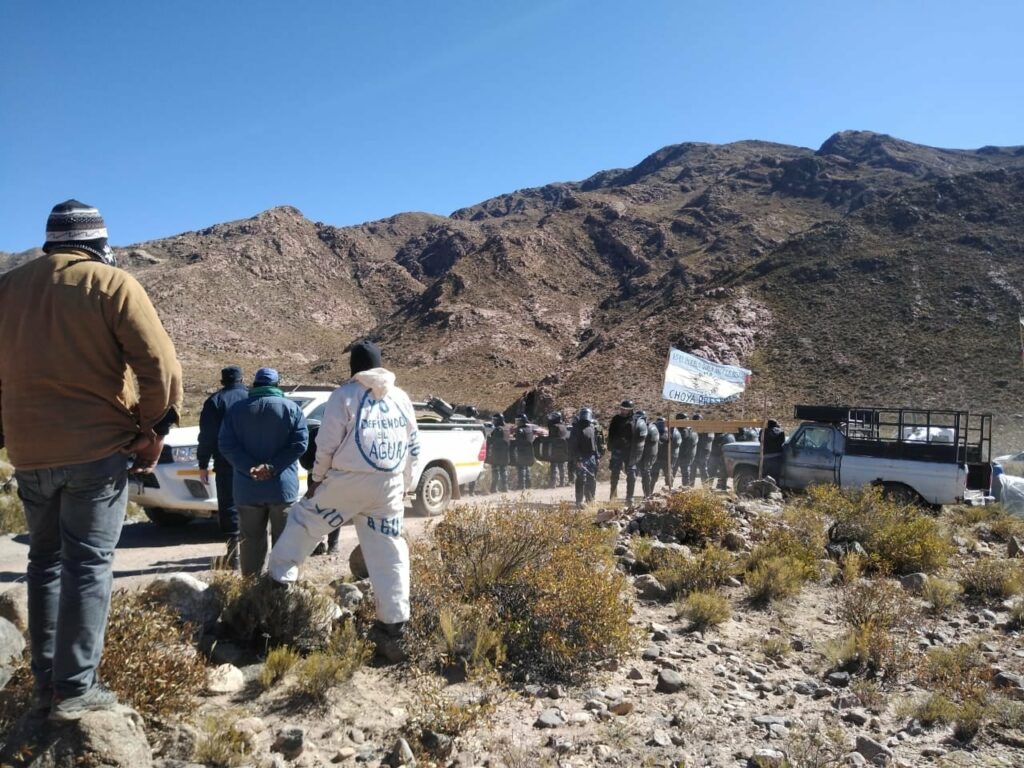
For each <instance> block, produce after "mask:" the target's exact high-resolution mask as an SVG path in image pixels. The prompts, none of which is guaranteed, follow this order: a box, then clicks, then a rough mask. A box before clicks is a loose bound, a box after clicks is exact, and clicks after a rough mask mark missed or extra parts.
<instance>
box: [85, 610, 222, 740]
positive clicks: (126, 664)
mask: <svg viewBox="0 0 1024 768" xmlns="http://www.w3.org/2000/svg"><path fill="white" fill-rule="evenodd" d="M191 637H192V627H191V626H189V625H184V626H182V625H181V624H180V623H179V619H178V615H177V614H176V613H175V612H174V611H173V610H172V609H171V608H168V607H167V606H165V605H160V604H159V603H154V602H152V601H150V600H148V599H147V598H146V597H145V596H144V595H141V594H138V593H134V592H126V591H123V590H119V591H117V592H115V593H114V595H113V598H112V600H111V603H110V618H109V619H108V621H107V635H106V643H105V645H104V649H103V659H102V661H101V662H100V668H99V676H100V679H101V680H103V682H104V683H105V684H106V685H107V686H108V687H109V688H110V690H112V691H113V692H114V693H116V694H117V697H118V698H119V699H120V700H121V701H123V702H126V703H128V704H130V705H131V706H132V707H134V708H135V709H136V710H138V712H139V714H141V715H142V716H143V717H145V718H146V719H147V720H159V719H165V720H166V719H174V718H177V717H180V716H181V713H182V712H187V711H189V710H191V709H192V707H193V705H194V703H195V697H196V695H197V694H198V693H199V692H200V691H202V690H203V688H204V686H205V684H206V668H205V666H204V665H203V659H202V657H201V656H200V655H199V653H198V652H197V651H196V649H195V648H194V647H193V646H192V645H191V643H190V639H191Z"/></svg>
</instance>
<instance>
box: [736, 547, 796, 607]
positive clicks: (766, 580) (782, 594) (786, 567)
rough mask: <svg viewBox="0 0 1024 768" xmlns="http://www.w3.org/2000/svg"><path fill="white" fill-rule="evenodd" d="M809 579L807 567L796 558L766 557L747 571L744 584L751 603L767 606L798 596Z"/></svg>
mask: <svg viewBox="0 0 1024 768" xmlns="http://www.w3.org/2000/svg"><path fill="white" fill-rule="evenodd" d="M809 577H810V574H808V572H807V565H806V564H805V563H803V562H802V561H800V560H798V559H796V558H793V557H788V556H783V557H768V558H759V559H758V561H757V564H756V565H755V566H754V567H753V568H752V569H751V570H749V571H747V575H746V580H745V584H746V586H747V594H748V596H749V598H750V602H751V603H753V604H754V605H767V604H769V603H774V602H777V601H779V600H786V599H788V598H790V597H793V596H795V595H797V594H799V592H800V589H801V588H802V587H803V585H804V582H806V581H807V579H808V578H809Z"/></svg>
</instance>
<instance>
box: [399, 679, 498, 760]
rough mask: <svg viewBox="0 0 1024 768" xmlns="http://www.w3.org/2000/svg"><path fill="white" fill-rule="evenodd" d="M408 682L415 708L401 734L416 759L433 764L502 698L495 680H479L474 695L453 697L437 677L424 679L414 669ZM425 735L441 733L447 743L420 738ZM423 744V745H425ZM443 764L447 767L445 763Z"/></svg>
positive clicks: (446, 753)
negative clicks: (414, 753)
mask: <svg viewBox="0 0 1024 768" xmlns="http://www.w3.org/2000/svg"><path fill="white" fill-rule="evenodd" d="M411 675H412V679H411V680H410V681H409V688H411V690H412V692H413V695H414V698H415V706H413V707H411V708H410V715H409V719H408V720H407V721H406V723H405V726H404V727H403V729H402V731H403V733H404V735H405V737H406V739H408V741H409V745H410V746H411V747H412V748H413V751H414V752H416V753H418V755H417V756H418V757H422V758H425V760H424V762H427V763H428V764H429V765H436V764H437V763H436V762H435V761H436V760H437V759H439V758H440V759H444V758H446V757H448V753H449V751H450V749H451V744H452V741H451V740H452V739H454V738H456V737H458V736H461V735H462V734H464V733H465V732H466V731H468V730H470V729H471V728H474V727H476V726H477V725H479V724H480V723H482V722H483V721H485V720H486V719H487V717H488V716H489V715H491V714H492V713H493V712H494V710H495V708H496V707H497V705H498V704H499V703H500V702H501V701H502V700H503V699H504V698H505V695H506V694H505V693H504V692H503V691H502V689H501V688H500V686H499V685H498V684H497V681H496V680H494V679H488V678H487V677H484V678H481V679H480V680H479V681H478V682H477V685H476V690H475V692H474V693H473V694H470V695H466V694H465V693H462V694H461V695H460V694H453V692H452V690H451V689H448V688H446V687H445V685H444V683H443V682H442V681H441V680H440V679H438V678H437V677H434V676H430V677H426V676H424V675H423V674H422V673H421V672H419V671H418V670H416V669H413V670H411ZM424 734H440V735H443V736H446V737H448V738H447V739H446V740H438V739H437V738H436V736H435V737H434V738H433V739H429V740H428V739H423V738H422V737H423V735H424ZM424 742H426V743H424ZM442 764H447V761H445V762H444V763H442Z"/></svg>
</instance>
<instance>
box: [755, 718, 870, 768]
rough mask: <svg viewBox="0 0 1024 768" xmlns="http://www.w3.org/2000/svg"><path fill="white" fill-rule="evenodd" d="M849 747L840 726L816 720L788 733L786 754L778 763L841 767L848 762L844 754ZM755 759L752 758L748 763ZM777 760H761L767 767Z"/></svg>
mask: <svg viewBox="0 0 1024 768" xmlns="http://www.w3.org/2000/svg"><path fill="white" fill-rule="evenodd" d="M849 751H850V748H849V747H848V746H847V743H846V734H845V733H844V732H843V729H842V728H840V727H839V726H837V725H829V726H826V725H825V724H823V723H821V722H818V723H814V724H812V726H811V727H809V728H807V729H800V730H794V731H793V732H792V733H791V734H790V736H789V738H788V739H787V740H786V757H785V759H784V760H783V762H782V764H781V765H782V768H841V767H842V766H844V765H846V764H847V763H846V754H847V753H848V752H849ZM757 759H758V758H755V759H754V760H752V761H751V765H754V764H755V761H756V760H757ZM777 764H778V763H775V762H773V758H765V761H764V763H762V765H764V766H765V767H766V768H767V766H769V765H777ZM759 768H760V766H759Z"/></svg>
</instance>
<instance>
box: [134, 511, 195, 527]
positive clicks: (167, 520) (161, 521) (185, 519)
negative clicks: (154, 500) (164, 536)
mask: <svg viewBox="0 0 1024 768" xmlns="http://www.w3.org/2000/svg"><path fill="white" fill-rule="evenodd" d="M144 511H145V513H146V517H148V518H149V519H150V520H152V521H153V522H154V523H156V524H157V525H159V526H161V527H163V528H180V527H181V526H183V525H188V524H189V523H190V522H192V515H189V514H185V513H183V512H174V511H172V510H170V509H164V508H163V507H145V508H144Z"/></svg>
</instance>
